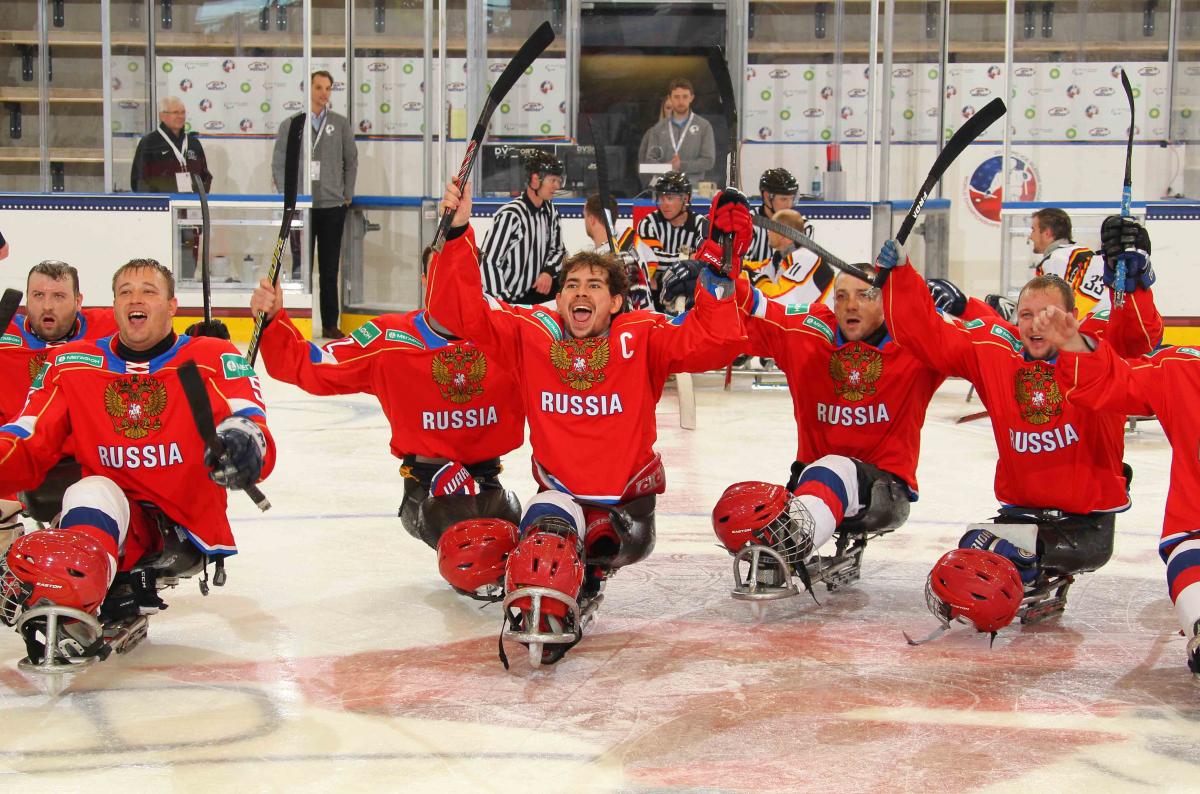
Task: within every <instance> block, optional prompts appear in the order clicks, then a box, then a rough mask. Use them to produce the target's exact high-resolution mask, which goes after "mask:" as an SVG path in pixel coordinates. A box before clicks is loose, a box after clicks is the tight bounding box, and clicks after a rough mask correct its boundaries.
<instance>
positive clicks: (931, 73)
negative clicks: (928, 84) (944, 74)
mask: <svg viewBox="0 0 1200 794" xmlns="http://www.w3.org/2000/svg"><path fill="white" fill-rule="evenodd" d="M937 76H938V70H937V69H930V70H929V79H930V80H936V79H937Z"/></svg>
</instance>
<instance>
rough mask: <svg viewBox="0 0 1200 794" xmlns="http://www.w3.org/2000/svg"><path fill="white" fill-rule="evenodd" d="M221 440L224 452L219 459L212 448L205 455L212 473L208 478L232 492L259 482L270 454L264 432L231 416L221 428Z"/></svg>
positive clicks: (247, 421) (248, 422) (250, 422)
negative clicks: (264, 462) (264, 461)
mask: <svg viewBox="0 0 1200 794" xmlns="http://www.w3.org/2000/svg"><path fill="white" fill-rule="evenodd" d="M217 438H219V439H220V440H221V443H222V444H223V445H224V447H225V450H224V452H222V453H221V455H220V456H219V457H218V456H216V455H214V454H213V450H212V449H211V448H209V449H206V450H205V451H204V465H205V466H207V467H208V468H209V469H210V470H211V471H209V474H208V476H209V477H211V478H212V480H213V482H215V483H216V484H217V485H221V486H224V487H226V488H229V489H230V490H236V489H239V488H245V487H246V486H247V485H253V484H254V483H256V482H258V475H259V474H261V473H262V467H263V456H264V455H266V453H267V438H266V436H265V435H264V434H263V431H262V429H261V428H260V427H259V426H258V425H256V424H255V423H254V422H252V421H251V420H249V419H247V418H246V417H244V416H229V417H226V418H225V419H223V420H222V421H221V424H219V425H217Z"/></svg>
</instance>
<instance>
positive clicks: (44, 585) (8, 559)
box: [0, 529, 109, 626]
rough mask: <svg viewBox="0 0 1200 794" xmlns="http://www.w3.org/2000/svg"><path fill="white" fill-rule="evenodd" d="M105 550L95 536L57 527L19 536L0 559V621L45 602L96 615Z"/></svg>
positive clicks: (104, 579)
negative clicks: (1, 559) (0, 559)
mask: <svg viewBox="0 0 1200 794" xmlns="http://www.w3.org/2000/svg"><path fill="white" fill-rule="evenodd" d="M108 573H109V558H108V552H106V551H105V550H104V547H103V546H101V545H100V543H99V542H97V541H96V540H95V539H94V538H90V537H88V536H87V535H83V534H80V533H79V532H71V531H69V530H62V529H43V530H40V531H37V532H32V533H30V534H28V535H22V536H21V537H19V538H17V539H16V540H14V541H13V543H12V545H11V546H9V547H8V553H7V554H5V556H4V560H3V561H2V562H0V620H3V621H4V622H5V623H6V624H8V625H9V626H11V625H13V624H14V623H16V620H17V617H18V616H19V615H20V614H21V610H22V609H23V608H24V607H34V606H38V605H39V604H41V603H42V602H48V603H50V604H54V605H55V606H60V607H71V608H73V609H78V610H81V611H83V612H87V613H88V614H89V615H95V614H96V613H97V611H99V609H100V604H101V603H103V601H104V596H105V594H106V593H107V592H108Z"/></svg>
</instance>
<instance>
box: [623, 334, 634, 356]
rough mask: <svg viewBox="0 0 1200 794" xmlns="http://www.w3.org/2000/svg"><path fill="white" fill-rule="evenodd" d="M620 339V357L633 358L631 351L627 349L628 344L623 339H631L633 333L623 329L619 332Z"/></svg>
mask: <svg viewBox="0 0 1200 794" xmlns="http://www.w3.org/2000/svg"><path fill="white" fill-rule="evenodd" d="M620 339H621V357H622V358H633V351H632V350H630V349H629V345H627V344H625V341H626V340H627V339H633V334H631V333H629V332H628V331H625V332H623V333H622V334H621V337H620Z"/></svg>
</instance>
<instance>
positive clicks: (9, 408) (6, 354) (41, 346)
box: [0, 308, 117, 420]
mask: <svg viewBox="0 0 1200 794" xmlns="http://www.w3.org/2000/svg"><path fill="white" fill-rule="evenodd" d="M116 332H117V321H116V319H115V318H114V317H113V310H112V309H111V308H103V309H84V310H83V311H81V312H79V313H77V314H76V315H75V327H74V329H72V331H71V333H70V334H68V335H67V337H66V338H65V339H63V340H62V341H60V342H45V341H43V340H41V339H39V338H38V336H37V334H35V333H33V331H31V330H29V318H28V317H26V316H25V315H23V314H22V315H19V316H17V317H15V318H14V319H13V321H12V322H11V323H10V324H9V326H8V329H7V331H6V333H5V334H4V335H3V336H0V420H4V419H10V418H12V417H14V416H16V415H17V412H18V411H20V410H21V406H22V405H24V404H25V398H26V397H27V396H28V395H29V384H30V383H32V382H33V379H34V378H35V377H37V374H38V373H39V372H41V371H42V365H43V364H45V363H46V357H47V355H48V354H49V353H50V352H51V351H52V350H54V349H55V348H56V347H60V346H62V345H65V344H68V343H70V342H77V341H79V340H80V339H99V338H101V337H104V336H109V335H110V334H115V333H116Z"/></svg>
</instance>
